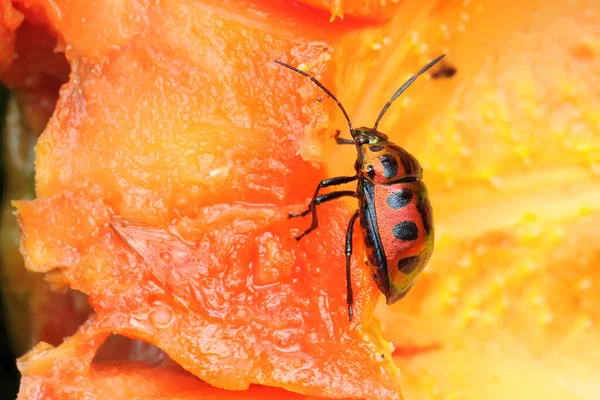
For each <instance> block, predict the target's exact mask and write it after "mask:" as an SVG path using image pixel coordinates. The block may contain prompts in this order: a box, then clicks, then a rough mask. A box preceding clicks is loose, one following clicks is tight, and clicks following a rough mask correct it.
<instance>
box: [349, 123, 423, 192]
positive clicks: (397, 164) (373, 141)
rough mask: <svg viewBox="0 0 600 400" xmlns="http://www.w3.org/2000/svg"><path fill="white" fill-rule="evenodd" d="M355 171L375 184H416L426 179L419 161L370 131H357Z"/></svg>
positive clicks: (361, 129) (376, 132)
mask: <svg viewBox="0 0 600 400" xmlns="http://www.w3.org/2000/svg"><path fill="white" fill-rule="evenodd" d="M355 132H356V136H355V142H356V146H357V150H358V158H357V164H356V169H357V171H359V172H360V173H361V174H362V175H363V176H364V177H365V178H366V179H368V180H369V181H371V182H373V183H375V184H389V183H394V182H415V181H420V180H421V178H422V177H423V169H422V168H421V165H420V164H419V161H417V159H416V158H415V157H414V156H413V155H412V154H410V153H409V152H408V151H406V150H404V149H403V148H401V147H400V146H398V145H396V144H394V143H393V142H391V141H390V140H389V139H388V137H387V136H386V135H385V134H383V133H381V132H378V131H375V130H373V129H370V128H358V129H356V130H355Z"/></svg>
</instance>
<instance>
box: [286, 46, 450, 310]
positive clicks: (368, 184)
mask: <svg viewBox="0 0 600 400" xmlns="http://www.w3.org/2000/svg"><path fill="white" fill-rule="evenodd" d="M443 57H444V55H441V56H439V57H438V58H436V59H435V60H433V61H431V62H430V63H429V64H427V65H426V66H425V67H423V68H422V69H421V70H420V71H419V72H418V73H417V74H416V75H413V76H412V77H411V78H410V79H409V80H408V81H406V82H405V83H404V84H403V85H402V86H401V87H400V88H399V89H398V90H397V91H396V93H394V95H393V96H392V98H391V99H390V100H389V101H388V102H387V103H386V104H385V106H384V107H383V109H382V110H381V112H380V113H379V116H378V117H377V119H376V120H375V124H374V125H373V128H366V127H363V128H358V129H354V128H353V127H352V122H351V121H350V117H348V113H346V110H345V109H344V107H343V106H342V103H340V101H339V100H338V99H337V98H336V97H335V96H334V95H333V93H331V92H330V91H329V90H328V89H327V88H326V87H325V86H323V84H321V83H320V82H319V81H318V80H317V79H316V78H314V77H312V76H310V75H309V74H307V73H306V72H303V71H300V70H299V69H297V68H294V67H292V66H290V65H287V64H284V63H283V62H281V61H276V60H275V62H276V63H277V64H279V65H281V66H283V67H286V68H289V69H291V70H292V71H294V72H296V73H298V74H300V75H302V76H305V77H307V78H309V79H310V80H311V81H312V82H313V83H314V84H315V85H317V86H318V87H319V88H320V89H321V90H323V91H324V92H325V93H327V95H328V96H329V97H331V98H332V99H333V100H334V101H335V102H336V103H337V105H338V107H339V108H340V110H342V113H343V114H344V117H345V118H346V120H347V121H348V127H349V129H350V135H351V136H352V139H344V138H341V137H340V131H339V130H338V131H336V134H335V140H336V143H338V144H342V145H345V144H352V145H355V146H356V151H357V158H356V162H355V164H354V169H355V170H356V174H355V175H353V176H338V177H335V178H330V179H325V180H323V181H321V182H320V183H319V184H318V185H317V188H316V190H315V193H314V195H313V197H312V200H311V201H310V203H309V204H308V208H307V209H306V210H305V211H303V212H301V213H299V214H290V215H289V217H290V218H295V217H303V216H305V215H308V214H312V224H311V226H310V227H309V228H308V229H307V230H306V231H305V232H304V233H302V234H301V235H300V236H298V237H296V239H297V240H300V239H302V238H303V237H304V236H305V235H307V234H308V233H310V232H311V231H312V230H314V229H315V228H317V226H318V225H319V220H318V218H317V206H318V205H320V204H322V203H325V202H327V201H331V200H335V199H339V198H341V197H346V196H352V197H356V198H357V199H358V210H356V211H355V212H354V214H353V215H352V217H351V218H350V221H349V223H348V229H347V231H346V246H345V253H346V285H347V293H348V294H347V303H348V318H349V320H350V321H352V315H353V310H352V304H353V293H352V283H351V276H350V259H351V257H352V235H353V231H354V223H355V222H356V219H357V218H358V219H359V221H360V227H361V231H362V235H363V241H364V245H365V249H366V252H367V264H368V265H369V267H370V269H371V272H372V274H373V279H374V280H375V282H376V283H377V287H378V288H379V290H380V291H381V292H382V293H383V294H384V295H385V297H386V302H387V304H393V303H395V302H397V301H399V300H400V299H402V298H403V297H404V296H405V295H406V293H407V292H408V291H409V290H410V288H411V287H412V286H413V285H414V283H415V281H416V278H417V276H418V274H419V273H420V272H421V271H422V270H423V268H424V267H425V265H426V264H427V261H429V257H430V256H431V252H432V251H433V221H432V211H431V205H430V203H429V198H428V195H427V188H426V187H425V184H424V183H423V181H422V176H423V169H422V168H421V165H420V164H419V162H418V161H417V159H416V158H415V157H413V156H412V155H411V154H410V153H408V152H407V151H406V150H404V149H403V148H401V147H400V146H397V145H396V144H394V143H392V142H391V141H390V140H389V139H388V137H387V136H386V135H385V134H383V133H381V132H379V131H377V125H378V124H379V121H380V120H381V118H382V117H383V115H384V114H385V113H386V111H387V110H388V108H389V107H390V105H391V104H392V102H393V101H394V100H396V99H397V98H398V97H399V96H400V95H401V94H402V93H403V92H404V91H405V90H406V89H407V88H408V87H409V86H410V85H411V84H412V83H413V82H414V81H415V80H416V79H417V77H418V76H419V75H421V74H423V73H425V71H427V70H428V69H429V68H431V67H432V66H433V65H435V64H436V63H437V62H438V61H440V60H441V59H442V58H443ZM353 181H358V182H357V187H356V190H355V191H351V190H340V191H335V192H330V193H327V194H323V195H319V191H320V190H321V189H322V188H325V187H329V186H336V185H341V184H344V183H348V182H353Z"/></svg>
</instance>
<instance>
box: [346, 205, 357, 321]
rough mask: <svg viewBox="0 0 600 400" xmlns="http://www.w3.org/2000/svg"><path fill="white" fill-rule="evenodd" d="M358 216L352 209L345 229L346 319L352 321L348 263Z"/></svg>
mask: <svg viewBox="0 0 600 400" xmlns="http://www.w3.org/2000/svg"><path fill="white" fill-rule="evenodd" d="M356 218H358V210H356V211H354V214H353V215H352V217H350V222H348V230H347V231H346V293H347V296H346V302H347V303H348V321H350V322H352V316H353V315H354V310H352V304H354V294H353V292H352V276H351V274H350V266H351V265H350V264H351V261H352V236H353V233H354V223H355V222H356Z"/></svg>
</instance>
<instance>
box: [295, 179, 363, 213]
mask: <svg viewBox="0 0 600 400" xmlns="http://www.w3.org/2000/svg"><path fill="white" fill-rule="evenodd" d="M357 179H358V176H357V175H354V176H337V177H335V178H329V179H325V180H322V181H321V182H319V184H318V185H317V189H316V190H315V194H314V195H313V197H312V199H311V200H310V203H308V207H307V208H306V210H304V211H302V212H301V213H298V214H295V213H289V214H288V217H289V218H296V217H304V216H305V215H307V214H308V213H310V212H311V211H312V210H313V209H314V204H315V201H316V200H317V197H318V196H319V190H321V189H322V188H324V187H328V186H337V185H343V184H344V183H348V182H352V181H355V180H357Z"/></svg>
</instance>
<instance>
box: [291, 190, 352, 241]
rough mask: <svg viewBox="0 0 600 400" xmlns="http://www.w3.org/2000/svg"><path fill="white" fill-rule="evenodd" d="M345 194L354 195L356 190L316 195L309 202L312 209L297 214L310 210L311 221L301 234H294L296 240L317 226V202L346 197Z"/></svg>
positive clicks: (306, 212)
mask: <svg viewBox="0 0 600 400" xmlns="http://www.w3.org/2000/svg"><path fill="white" fill-rule="evenodd" d="M346 196H356V192H353V191H352V190H340V191H339V192H331V193H327V194H324V195H321V196H318V197H316V198H315V199H314V201H313V202H312V203H311V206H312V209H309V210H306V211H304V213H302V214H299V215H306V214H308V213H309V212H312V223H311V224H310V227H309V228H308V229H307V230H305V231H304V233H302V235H300V236H296V240H300V239H302V238H303V237H304V236H306V235H308V234H309V233H311V232H312V231H313V230H315V229H316V228H317V227H318V226H319V218H318V216H317V206H318V205H319V204H322V203H325V202H327V201H331V200H335V199H339V198H340V197H346Z"/></svg>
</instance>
